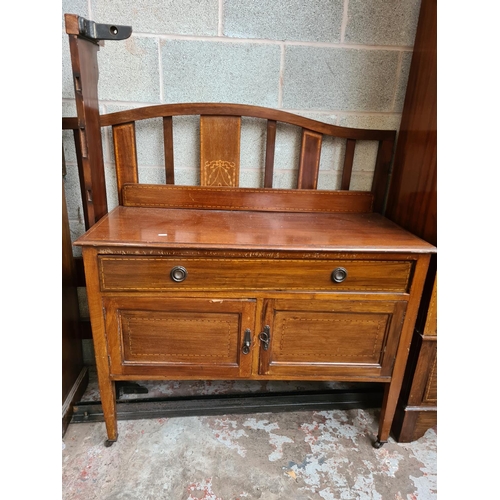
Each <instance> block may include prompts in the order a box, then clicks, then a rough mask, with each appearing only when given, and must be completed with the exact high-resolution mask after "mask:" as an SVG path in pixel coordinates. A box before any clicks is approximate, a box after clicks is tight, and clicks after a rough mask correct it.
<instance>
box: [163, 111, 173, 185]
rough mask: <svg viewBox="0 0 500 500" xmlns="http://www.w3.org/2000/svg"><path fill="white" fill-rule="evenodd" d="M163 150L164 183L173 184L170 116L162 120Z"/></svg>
mask: <svg viewBox="0 0 500 500" xmlns="http://www.w3.org/2000/svg"><path fill="white" fill-rule="evenodd" d="M163 150H164V152H165V182H166V183H167V184H175V176H174V130H173V126H172V117H171V116H165V117H164V118H163Z"/></svg>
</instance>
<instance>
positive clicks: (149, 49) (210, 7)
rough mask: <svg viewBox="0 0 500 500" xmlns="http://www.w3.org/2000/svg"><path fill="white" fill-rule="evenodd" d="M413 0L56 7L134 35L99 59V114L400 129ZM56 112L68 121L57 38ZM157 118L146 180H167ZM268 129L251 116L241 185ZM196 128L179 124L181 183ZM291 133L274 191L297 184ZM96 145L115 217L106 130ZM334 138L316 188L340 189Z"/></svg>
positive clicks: (192, 168) (362, 172)
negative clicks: (199, 105)
mask: <svg viewBox="0 0 500 500" xmlns="http://www.w3.org/2000/svg"><path fill="white" fill-rule="evenodd" d="M419 8H420V0H307V1H306V0H63V2H62V12H63V14H64V13H73V14H78V15H81V16H83V17H86V18H88V19H92V20H94V21H96V22H100V23H109V24H121V25H129V26H132V29H133V34H132V37H131V38H130V39H128V40H126V41H121V42H105V44H104V47H102V48H101V49H100V51H99V54H98V58H99V69H100V79H99V97H100V100H101V106H102V112H113V111H118V110H121V109H125V108H128V107H136V106H142V105H148V104H160V103H173V102H188V101H192V102H195V101H209V102H237V103H246V104H254V105H260V106H269V107H273V108H279V109H284V110H287V111H291V112H294V113H297V114H301V115H304V116H307V117H310V118H314V119H318V120H322V121H325V122H328V123H332V124H337V125H347V126H353V127H370V128H382V129H397V128H398V127H399V123H400V120H401V112H402V107H403V102H404V96H405V90H406V84H407V79H408V72H409V67H410V62H411V56H412V47H413V42H414V37H415V32H416V26H417V20H418V14H419ZM62 38H63V42H62V49H63V52H62V89H63V93H62V110H63V116H74V115H75V113H76V112H75V106H74V101H73V84H72V78H71V65H70V56H69V46H68V42H67V35H66V34H65V31H64V21H63V29H62ZM160 126H161V123H160V121H159V120H150V121H147V122H143V123H141V124H138V127H137V141H138V154H139V156H138V161H139V169H140V170H139V176H140V181H141V182H152V183H162V182H164V170H163V150H162V133H161V128H160ZM264 127H265V124H263V123H261V122H260V121H259V120H252V119H247V120H245V121H244V123H243V132H242V158H241V165H242V172H241V185H242V186H247V187H256V186H259V185H260V183H261V182H262V173H263V170H262V166H263V161H264V158H263V146H264V144H265V128H264ZM197 132H198V124H197V119H196V118H194V117H190V118H174V143H175V149H174V158H175V169H176V172H175V174H176V181H177V183H180V184H192V183H196V182H197V181H198V161H199V160H198V155H199V146H198V144H197ZM299 139H300V138H299V135H298V131H293V130H290V129H289V128H288V127H285V126H282V127H279V128H278V133H277V144H276V173H275V185H276V186H277V187H284V188H286V187H291V186H292V183H293V181H294V179H295V178H296V166H297V159H298V147H299ZM72 140H73V139H72V135H71V134H69V133H65V134H63V144H64V150H65V156H66V160H67V175H66V178H65V187H66V193H67V200H68V209H69V217H70V225H71V230H72V235H73V237H77V236H78V235H80V234H82V233H83V231H84V226H83V213H82V208H81V202H80V200H79V198H80V194H79V188H78V174H77V166H76V158H75V156H74V147H73V144H72ZM103 147H104V156H105V166H106V175H107V190H108V202H109V207H110V209H111V208H113V207H114V206H116V204H117V194H116V187H115V184H114V182H115V179H114V172H113V169H114V166H113V149H112V144H111V134H110V131H109V130H104V131H103ZM342 151H343V144H342V142H341V141H335V140H330V141H329V140H326V141H325V144H324V147H323V151H322V155H321V168H320V178H319V187H320V188H321V189H329V188H337V187H338V186H339V182H340V158H341V154H342ZM375 151H376V146H375V144H372V143H365V144H363V143H362V144H360V146H359V147H358V148H357V152H356V157H355V164H354V170H353V185H352V187H351V188H355V189H364V190H366V189H369V186H370V183H371V176H372V171H373V166H374V165H373V160H374V157H375Z"/></svg>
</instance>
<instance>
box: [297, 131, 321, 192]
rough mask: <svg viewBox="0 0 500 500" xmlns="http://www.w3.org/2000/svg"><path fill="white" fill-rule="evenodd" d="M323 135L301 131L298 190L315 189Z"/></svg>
mask: <svg viewBox="0 0 500 500" xmlns="http://www.w3.org/2000/svg"><path fill="white" fill-rule="evenodd" d="M322 140H323V135H322V134H318V133H317V132H312V131H311V130H303V131H302V145H301V149H300V163H299V177H298V183H297V188H298V189H316V186H317V185H318V171H319V159H320V156H321V141H322Z"/></svg>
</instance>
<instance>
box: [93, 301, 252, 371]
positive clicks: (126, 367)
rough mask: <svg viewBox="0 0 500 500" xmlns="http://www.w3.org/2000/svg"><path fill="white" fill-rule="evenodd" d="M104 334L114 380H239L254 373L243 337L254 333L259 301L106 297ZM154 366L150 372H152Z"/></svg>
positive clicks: (250, 354)
mask: <svg viewBox="0 0 500 500" xmlns="http://www.w3.org/2000/svg"><path fill="white" fill-rule="evenodd" d="M103 303H104V305H105V307H106V335H107V338H108V343H109V351H110V356H111V370H112V373H113V374H115V375H118V374H127V373H128V374H131V373H134V370H136V371H137V373H141V374H143V375H147V374H148V373H151V374H154V373H155V370H158V369H159V368H161V369H162V373H163V374H164V375H165V376H167V375H174V376H175V375H176V374H177V375H178V376H180V375H182V374H183V373H184V374H185V373H188V372H189V373H190V375H191V376H195V375H196V374H198V376H201V375H202V374H203V375H205V374H206V375H209V374H210V373H211V370H214V371H213V372H212V374H213V375H215V376H219V377H220V376H227V377H229V378H231V377H239V376H243V375H249V374H250V367H251V359H252V353H249V354H243V353H242V346H243V339H244V332H245V330H246V329H247V328H248V329H250V330H251V335H253V334H254V314H255V301H253V300H230V299H229V300H217V301H216V300H209V299H201V298H198V299H183V298H169V299H161V298H159V297H155V298H151V297H150V298H147V297H141V298H135V297H133V298H131V297H128V298H127V297H110V298H108V297H104V298H103ZM149 367H151V368H152V371H151V372H148V368H149Z"/></svg>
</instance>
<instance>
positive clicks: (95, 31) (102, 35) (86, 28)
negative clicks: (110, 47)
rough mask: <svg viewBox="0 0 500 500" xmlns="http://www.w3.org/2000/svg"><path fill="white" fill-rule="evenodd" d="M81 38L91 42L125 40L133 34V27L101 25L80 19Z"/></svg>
mask: <svg viewBox="0 0 500 500" xmlns="http://www.w3.org/2000/svg"><path fill="white" fill-rule="evenodd" d="M78 31H79V34H80V36H84V37H85V38H90V39H91V40H125V39H126V38H128V37H129V36H130V35H131V34H132V26H118V25H116V24H99V23H96V22H94V21H90V20H88V19H85V18H83V17H79V18H78Z"/></svg>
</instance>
